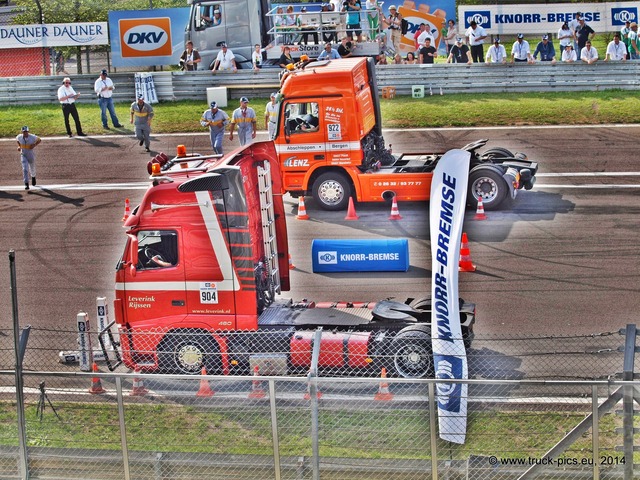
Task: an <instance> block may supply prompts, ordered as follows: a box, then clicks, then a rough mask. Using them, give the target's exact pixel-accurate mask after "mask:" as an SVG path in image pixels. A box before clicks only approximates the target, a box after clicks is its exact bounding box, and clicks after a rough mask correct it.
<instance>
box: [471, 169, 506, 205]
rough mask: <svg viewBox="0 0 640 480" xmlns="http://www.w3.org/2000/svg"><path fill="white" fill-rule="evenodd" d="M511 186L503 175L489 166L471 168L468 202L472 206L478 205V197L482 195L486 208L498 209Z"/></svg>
mask: <svg viewBox="0 0 640 480" xmlns="http://www.w3.org/2000/svg"><path fill="white" fill-rule="evenodd" d="M508 189H509V186H508V185H507V182H506V181H505V179H504V178H502V175H501V174H500V173H499V172H498V171H496V170H494V169H493V168H489V167H482V168H478V169H474V170H471V172H470V173H469V187H468V191H467V203H469V205H471V207H473V208H476V207H477V206H478V198H480V197H482V205H483V206H484V209H485V210H497V209H498V208H499V206H500V204H501V203H502V202H503V201H504V199H505V198H507V195H508V193H509V192H508Z"/></svg>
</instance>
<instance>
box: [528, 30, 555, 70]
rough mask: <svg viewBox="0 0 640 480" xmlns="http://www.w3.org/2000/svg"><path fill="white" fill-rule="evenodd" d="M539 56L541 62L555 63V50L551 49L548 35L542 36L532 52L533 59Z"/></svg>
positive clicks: (551, 44)
mask: <svg viewBox="0 0 640 480" xmlns="http://www.w3.org/2000/svg"><path fill="white" fill-rule="evenodd" d="M538 54H540V61H541V62H551V63H556V49H555V48H554V47H553V43H552V42H550V41H549V35H543V36H542V41H541V42H540V43H538V46H537V47H536V51H535V52H533V58H535V59H536V60H537V59H538Z"/></svg>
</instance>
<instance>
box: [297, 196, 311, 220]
mask: <svg viewBox="0 0 640 480" xmlns="http://www.w3.org/2000/svg"><path fill="white" fill-rule="evenodd" d="M296 219H298V220H309V215H307V207H305V206H304V195H300V197H298V215H296Z"/></svg>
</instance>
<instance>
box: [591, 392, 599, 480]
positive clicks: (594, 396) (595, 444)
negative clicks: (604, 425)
mask: <svg viewBox="0 0 640 480" xmlns="http://www.w3.org/2000/svg"><path fill="white" fill-rule="evenodd" d="M591 414H592V415H593V424H592V427H591V444H592V450H593V452H592V455H593V456H592V458H593V480H600V417H599V415H598V386H597V385H592V386H591Z"/></svg>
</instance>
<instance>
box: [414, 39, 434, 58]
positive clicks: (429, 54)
mask: <svg viewBox="0 0 640 480" xmlns="http://www.w3.org/2000/svg"><path fill="white" fill-rule="evenodd" d="M437 56H438V52H436V49H435V47H433V46H432V45H431V38H429V37H427V39H426V40H425V41H424V46H423V47H422V48H421V49H420V55H418V63H433V59H434V58H436V57H437Z"/></svg>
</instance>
